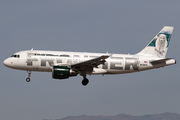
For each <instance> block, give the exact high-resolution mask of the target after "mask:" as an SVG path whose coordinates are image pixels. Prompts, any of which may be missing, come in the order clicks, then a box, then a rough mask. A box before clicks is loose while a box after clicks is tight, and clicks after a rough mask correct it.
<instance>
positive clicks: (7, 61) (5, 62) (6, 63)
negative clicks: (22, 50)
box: [3, 59, 11, 67]
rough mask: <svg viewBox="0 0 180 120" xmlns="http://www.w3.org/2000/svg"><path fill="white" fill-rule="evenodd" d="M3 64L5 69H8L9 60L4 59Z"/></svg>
mask: <svg viewBox="0 0 180 120" xmlns="http://www.w3.org/2000/svg"><path fill="white" fill-rule="evenodd" d="M3 64H4V65H5V66H6V67H10V65H11V62H10V60H9V59H5V60H4V62H3Z"/></svg>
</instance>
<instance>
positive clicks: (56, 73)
mask: <svg viewBox="0 0 180 120" xmlns="http://www.w3.org/2000/svg"><path fill="white" fill-rule="evenodd" d="M77 74H78V73H76V72H74V71H72V70H71V68H69V67H67V66H53V70H52V77H53V78H54V79H67V78H69V77H71V76H77Z"/></svg>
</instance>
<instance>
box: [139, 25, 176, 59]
mask: <svg viewBox="0 0 180 120" xmlns="http://www.w3.org/2000/svg"><path fill="white" fill-rule="evenodd" d="M173 29H174V27H172V26H164V27H163V28H162V30H161V31H160V32H159V33H158V34H157V35H156V36H155V37H154V38H153V39H152V40H151V41H150V42H149V44H148V45H147V46H146V47H145V48H144V49H143V50H142V51H141V52H139V53H138V54H139V55H146V54H147V55H154V56H157V57H162V58H165V56H166V53H167V50H168V46H169V42H170V39H171V35H172V32H173Z"/></svg>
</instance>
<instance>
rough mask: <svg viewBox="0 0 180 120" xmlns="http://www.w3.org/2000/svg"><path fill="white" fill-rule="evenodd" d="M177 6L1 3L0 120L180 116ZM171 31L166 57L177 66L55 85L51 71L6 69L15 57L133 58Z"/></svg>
mask: <svg viewBox="0 0 180 120" xmlns="http://www.w3.org/2000/svg"><path fill="white" fill-rule="evenodd" d="M179 5H180V1H179V0H151V1H144V0H136V1H132V0H53V1H50V0H38V1H37V0H27V1H24V0H16V1H14V0H1V1H0V41H1V44H0V54H1V57H0V61H1V64H0V119H2V120H42V119H60V118H64V117H66V116H69V115H73V116H78V115H106V116H107V115H117V114H119V113H125V114H130V115H145V114H159V113H163V112H173V113H179V114H180V104H179V101H180V87H179V85H180V80H179V78H180V74H179V71H180V67H179V62H178V61H179V60H180V56H179V51H180V47H179V44H180V41H179V38H178V35H179V33H180V24H179V21H180V15H179V11H180V7H179ZM163 26H174V27H175V29H174V32H173V35H172V38H171V41H170V45H169V49H168V52H167V57H169V58H174V59H176V60H177V64H176V65H172V66H167V67H164V68H159V69H154V70H148V71H143V72H139V73H130V74H121V75H105V76H104V77H103V76H102V75H95V76H87V77H88V79H89V80H90V82H89V84H88V85H87V86H85V87H84V86H82V84H81V81H82V79H83V78H82V76H77V77H71V78H69V79H66V80H55V79H53V78H52V75H51V73H50V72H49V73H46V72H32V75H31V82H29V83H27V82H26V78H27V75H28V74H27V72H26V71H19V70H13V69H10V68H7V67H5V66H4V65H3V61H4V60H5V59H6V58H8V57H10V56H11V55H12V54H13V53H15V52H18V51H22V50H30V49H31V48H34V49H36V50H56V51H75V52H76V51H77V52H98V53H106V52H107V51H108V52H109V53H120V54H128V53H130V54H136V53H138V52H139V51H141V50H142V49H143V48H144V47H145V46H146V45H147V44H148V42H149V41H150V40H151V39H152V38H153V37H154V36H155V35H156V34H157V33H158V32H159V31H160V30H161V29H162V27H163Z"/></svg>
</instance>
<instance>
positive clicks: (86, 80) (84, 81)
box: [82, 78, 89, 86]
mask: <svg viewBox="0 0 180 120" xmlns="http://www.w3.org/2000/svg"><path fill="white" fill-rule="evenodd" d="M88 83H89V80H88V79H87V78H84V79H83V81H82V85H84V86H86V85H87V84H88Z"/></svg>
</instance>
